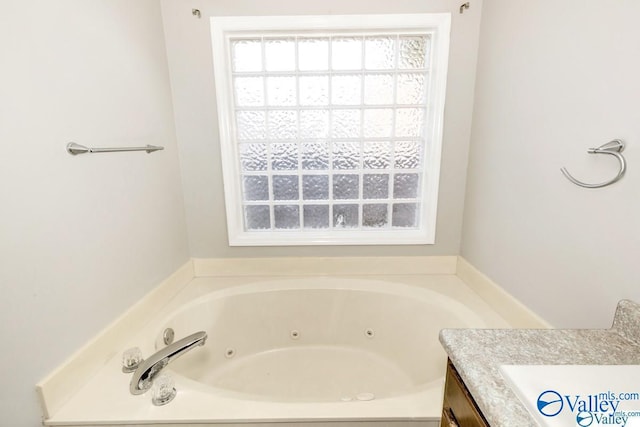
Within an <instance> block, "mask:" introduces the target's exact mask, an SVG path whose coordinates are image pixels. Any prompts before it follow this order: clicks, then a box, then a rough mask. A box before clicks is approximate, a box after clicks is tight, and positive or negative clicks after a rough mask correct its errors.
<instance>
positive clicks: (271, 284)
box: [151, 277, 486, 341]
mask: <svg viewBox="0 0 640 427" xmlns="http://www.w3.org/2000/svg"><path fill="white" fill-rule="evenodd" d="M302 282H304V283H302ZM309 282H310V283H309ZM371 283H373V284H376V285H377V287H376V288H374V289H372V288H371V287H370V284H371ZM367 284H369V285H367ZM305 290H328V291H331V290H337V291H359V292H371V293H378V294H386V295H394V296H401V297H409V298H411V299H413V300H420V301H423V302H426V303H428V304H430V305H434V304H435V303H436V302H440V303H443V304H444V303H446V304H450V306H451V307H452V308H453V311H455V312H456V313H463V316H461V317H463V318H465V319H471V320H472V321H473V322H475V323H474V324H476V325H480V326H478V327H483V326H482V325H486V321H485V320H484V319H482V317H481V316H480V315H479V314H477V313H476V312H474V311H473V310H472V309H471V308H469V307H468V306H467V305H465V304H464V303H463V302H460V301H458V300H456V299H455V298H453V297H452V296H449V295H447V294H445V293H442V292H438V291H436V290H434V289H430V288H428V287H423V286H418V285H414V284H407V283H399V282H395V281H392V280H380V279H369V278H367V279H362V278H344V277H339V278H337V277H310V278H289V277H283V278H279V279H277V280H265V281H256V282H252V283H248V284H243V285H236V286H231V287H226V288H222V289H217V290H214V291H211V292H209V293H207V294H204V295H201V296H199V297H196V298H194V299H193V300H191V301H189V302H186V303H184V304H182V305H180V306H179V307H176V308H174V309H173V310H172V311H171V312H169V313H167V315H166V316H164V319H163V320H161V321H160V322H161V323H163V324H166V323H167V321H168V319H172V318H174V317H175V316H177V315H179V314H182V313H184V312H185V311H188V310H192V309H193V308H195V307H197V306H199V305H201V304H206V303H207V302H209V301H213V300H217V299H222V298H225V297H229V296H237V295H249V294H255V293H268V292H280V291H305ZM194 332H195V331H194ZM160 333H161V332H160ZM151 338H152V339H153V340H154V341H155V340H156V338H157V335H153V336H152V337H151Z"/></svg>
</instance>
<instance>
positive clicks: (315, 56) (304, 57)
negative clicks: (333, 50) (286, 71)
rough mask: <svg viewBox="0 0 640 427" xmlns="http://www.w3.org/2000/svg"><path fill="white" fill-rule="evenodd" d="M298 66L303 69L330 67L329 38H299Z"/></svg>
mask: <svg viewBox="0 0 640 427" xmlns="http://www.w3.org/2000/svg"><path fill="white" fill-rule="evenodd" d="M298 68H299V69H300V70H301V71H325V70H328V69H329V39H328V38H327V39H323V38H317V39H312V38H309V39H299V40H298Z"/></svg>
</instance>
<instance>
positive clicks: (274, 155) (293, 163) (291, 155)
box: [271, 143, 298, 170]
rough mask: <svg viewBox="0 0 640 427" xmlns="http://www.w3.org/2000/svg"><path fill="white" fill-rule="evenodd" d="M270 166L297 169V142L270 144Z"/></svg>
mask: <svg viewBox="0 0 640 427" xmlns="http://www.w3.org/2000/svg"><path fill="white" fill-rule="evenodd" d="M271 168H272V169H273V170H296V169H298V144H295V143H275V144H271Z"/></svg>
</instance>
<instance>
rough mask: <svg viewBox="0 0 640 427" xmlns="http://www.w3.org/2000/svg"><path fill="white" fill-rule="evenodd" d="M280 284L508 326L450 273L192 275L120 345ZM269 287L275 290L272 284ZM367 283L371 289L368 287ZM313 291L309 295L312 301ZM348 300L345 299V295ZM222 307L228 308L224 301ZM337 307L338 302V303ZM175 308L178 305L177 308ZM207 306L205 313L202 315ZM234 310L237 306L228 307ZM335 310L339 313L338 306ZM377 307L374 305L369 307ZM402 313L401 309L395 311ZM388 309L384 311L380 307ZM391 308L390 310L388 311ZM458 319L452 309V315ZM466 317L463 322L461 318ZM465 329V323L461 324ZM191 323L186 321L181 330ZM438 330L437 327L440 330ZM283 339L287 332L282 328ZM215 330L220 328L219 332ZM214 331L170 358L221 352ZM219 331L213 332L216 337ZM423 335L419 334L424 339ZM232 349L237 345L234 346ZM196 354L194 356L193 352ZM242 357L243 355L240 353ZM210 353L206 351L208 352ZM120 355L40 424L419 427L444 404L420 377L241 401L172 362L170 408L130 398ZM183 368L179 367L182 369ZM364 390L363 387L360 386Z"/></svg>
mask: <svg viewBox="0 0 640 427" xmlns="http://www.w3.org/2000/svg"><path fill="white" fill-rule="evenodd" d="M276 285H277V286H279V287H282V286H284V288H285V289H288V288H294V289H308V288H311V289H315V288H318V289H324V287H327V286H328V287H329V288H330V290H331V291H333V290H334V289H333V288H337V289H344V290H347V291H348V290H350V289H356V290H357V291H358V292H366V293H374V292H373V291H374V290H375V291H378V292H379V293H380V294H381V295H380V297H381V298H382V299H384V300H385V301H390V300H391V299H393V298H395V297H396V295H399V296H401V297H402V298H404V297H407V298H409V299H411V298H410V297H411V296H414V297H416V296H417V297H416V298H418V299H419V298H421V297H420V295H422V294H424V295H423V297H425V298H427V299H429V298H434V299H435V301H434V303H435V304H441V305H445V304H448V303H449V302H448V301H449V300H451V302H450V303H452V304H454V307H458V308H457V309H456V311H458V312H460V316H461V318H460V319H461V320H459V321H456V323H459V322H463V324H467V325H469V326H472V324H474V323H475V324H477V323H480V324H482V326H484V327H506V326H507V323H506V322H505V321H504V320H503V319H502V318H501V317H500V316H499V315H497V314H496V313H495V312H494V311H493V310H492V309H491V308H490V306H489V305H488V304H487V303H485V302H484V301H483V300H482V299H481V298H479V297H478V295H476V294H475V293H474V292H473V291H472V290H471V289H469V288H468V287H467V286H466V285H465V284H464V283H463V282H462V281H460V280H459V279H458V278H457V277H456V276H453V275H428V276H426V275H402V276H393V275H389V276H385V277H380V276H350V277H342V278H340V277H286V278H281V279H280V280H278V281H274V280H273V278H255V277H236V278H196V279H194V280H193V281H192V282H191V283H189V284H188V285H187V286H186V287H185V288H184V289H183V290H182V291H181V292H180V293H179V294H178V295H176V297H175V298H173V300H172V301H171V302H170V303H169V304H168V305H167V306H166V307H164V308H162V309H160V310H158V312H157V315H156V316H154V319H153V320H152V321H151V322H150V323H149V324H147V325H146V326H145V327H144V328H142V329H141V330H140V331H139V333H138V334H137V336H135V337H133V338H132V339H130V340H129V341H127V342H126V345H124V346H123V348H122V350H124V349H126V348H127V347H129V346H134V345H137V346H140V348H141V350H142V353H143V355H144V356H147V355H149V354H151V353H152V352H153V351H154V350H155V341H156V340H157V339H158V336H159V334H160V333H161V332H162V329H163V328H164V326H165V322H166V321H167V320H168V319H171V318H172V316H174V315H177V314H179V313H181V312H183V313H184V312H185V307H187V308H186V310H187V311H186V312H188V311H189V309H190V308H193V307H195V306H197V305H198V304H200V300H204V301H205V302H206V301H208V299H209V298H210V296H209V294H210V293H211V291H212V290H213V291H216V292H215V294H218V293H220V294H225V293H226V294H228V295H229V296H234V295H236V296H237V295H240V296H242V295H253V293H254V292H256V291H266V292H267V293H273V292H276V291H278V290H277V288H276V287H275V286H276ZM272 288H273V289H272ZM367 288H369V289H370V290H371V291H366V289H367ZM316 297H317V295H316V296H314V298H312V299H311V300H312V301H315V300H316V299H317V298H316ZM345 300H346V301H349V300H350V298H346V299H345ZM388 305H389V302H388V303H387V306H388ZM225 307H227V308H228V307H229V305H228V304H225ZM338 308H339V307H338ZM177 309H179V310H177ZM207 310H209V309H208V308H207V309H205V310H203V312H207ZM232 311H233V312H234V313H236V310H235V309H234V310H232ZM339 311H340V310H339ZM375 311H377V310H374V312H375ZM405 311H406V308H405V307H402V308H401V309H400V311H399V312H398V313H399V314H403V313H404V312H405ZM385 312H386V311H385ZM390 313H391V312H390ZM456 316H457V314H456ZM469 317H470V319H471V320H470V322H471V323H468V320H466V319H467V318H469ZM176 323H177V328H176V338H179V337H182V335H183V333H182V332H178V328H180V327H182V325H181V323H180V321H177V322H176ZM413 327H415V328H420V325H408V326H407V327H406V328H402V329H403V330H402V331H401V332H402V333H403V334H406V333H407V331H409V332H410V333H411V334H413V335H415V336H419V335H420V334H419V330H417V329H416V330H415V331H413V332H411V328H413ZM465 327H466V326H465ZM189 328H191V325H187V329H189ZM300 328H301V329H300V332H301V336H302V338H301V340H302V339H303V338H304V333H305V329H304V328H305V326H304V325H303V326H301V327H300ZM361 329H362V330H360V329H358V331H359V333H358V335H359V336H361V337H362V339H365V340H366V338H365V337H364V332H365V331H364V328H361ZM374 329H376V328H374ZM438 329H439V328H438ZM285 332H286V334H285V335H287V338H288V330H285ZM220 333H221V332H220ZM220 333H216V334H212V333H211V332H209V340H208V342H207V345H206V346H205V347H204V348H202V349H200V348H199V349H196V350H194V351H193V352H190V353H189V354H185V355H184V356H182V357H181V358H180V360H178V361H176V362H175V363H176V364H177V365H176V369H177V368H178V367H179V365H178V364H180V363H181V362H184V364H185V365H184V366H188V365H189V360H191V361H193V360H196V359H198V357H200V356H203V357H204V353H202V351H203V350H204V349H205V348H206V347H207V346H210V345H214V346H215V344H216V342H218V343H219V344H218V345H219V346H221V347H220V349H219V350H220V351H221V352H223V351H224V350H225V345H226V343H223V341H225V339H224V338H223V337H221V336H220ZM216 335H218V336H216ZM390 335H391V331H383V330H382V329H376V338H375V339H380V342H381V344H384V343H382V340H383V337H384V336H390ZM431 335H433V343H430V344H429V346H431V348H432V349H433V350H432V353H434V354H438V352H439V353H440V354H438V355H437V357H436V359H437V361H436V362H435V363H437V365H436V367H437V370H438V371H439V372H442V373H443V374H444V369H445V365H446V354H445V353H444V351H442V349H441V347H440V346H439V344H438V340H437V329H436V330H434V331H433V333H432V334H431ZM424 339H425V338H424V337H423V338H421V340H424ZM238 351H240V348H239V347H238ZM199 353H200V356H199ZM238 356H241V355H238ZM207 357H208V356H207ZM120 360H121V352H118V354H116V355H115V356H114V357H113V358H112V359H111V360H109V362H108V363H107V364H106V365H105V366H104V367H103V369H101V370H100V372H99V373H98V374H97V375H96V376H94V377H93V378H92V379H91V380H89V381H88V382H87V384H86V385H85V386H84V387H83V388H82V389H81V390H80V391H79V392H78V393H76V394H75V395H74V396H73V397H72V398H71V399H70V400H69V401H68V402H67V403H66V404H65V405H63V407H62V408H60V410H59V411H57V413H55V414H53V415H52V416H51V417H50V418H49V419H48V420H46V421H45V424H46V425H62V426H64V425H118V424H120V425H122V424H124V425H139V424H153V423H161V422H162V423H167V422H168V423H180V422H185V423H193V424H196V423H199V424H203V423H213V422H216V423H225V422H226V423H232V422H233V423H238V422H245V423H252V422H254V423H255V422H259V421H262V422H265V421H266V422H271V423H278V422H282V423H283V424H285V423H292V422H301V421H306V422H311V421H312V422H325V421H329V420H331V421H335V422H343V423H345V422H347V421H351V422H363V421H368V422H383V425H385V424H384V423H387V424H388V423H391V422H395V421H398V422H399V421H401V420H404V421H406V422H411V421H416V420H421V421H422V423H423V424H422V425H423V426H424V427H432V426H433V427H435V426H437V420H438V418H439V413H440V408H441V405H442V386H443V379H442V378H441V377H434V378H433V379H424V380H421V381H425V382H423V383H420V382H418V383H417V384H415V386H414V387H410V388H408V389H407V390H406V391H402V394H401V395H393V396H387V397H384V398H376V399H374V400H371V401H358V400H357V399H353V400H352V401H350V402H342V401H341V399H340V397H339V396H336V399H335V401H315V402H307V401H296V402H293V401H282V400H278V399H271V398H269V397H268V396H262V397H260V396H255V395H254V396H253V397H251V398H250V399H247V398H246V395H243V393H241V392H235V393H234V392H233V391H229V390H224V389H220V388H215V387H214V388H212V387H211V385H208V384H204V383H201V382H199V381H197V380H194V379H193V378H190V377H188V376H185V375H184V373H183V372H180V370H179V369H177V370H172V365H170V366H169V367H168V368H167V369H168V370H169V371H170V373H171V375H172V376H173V377H174V379H175V380H176V388H177V390H178V395H177V396H176V398H175V399H174V400H173V401H172V402H171V403H170V404H168V405H166V406H164V407H156V406H153V405H152V404H151V401H150V396H149V395H148V394H146V395H141V396H133V395H130V394H129V392H128V388H129V380H130V378H131V375H130V374H129V375H125V374H122V373H121V372H120ZM427 363H434V362H427ZM184 366H183V367H184ZM365 391H366V390H365Z"/></svg>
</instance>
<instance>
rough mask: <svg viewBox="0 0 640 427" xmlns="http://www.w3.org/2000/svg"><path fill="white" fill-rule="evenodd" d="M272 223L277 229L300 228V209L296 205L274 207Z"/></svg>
mask: <svg viewBox="0 0 640 427" xmlns="http://www.w3.org/2000/svg"><path fill="white" fill-rule="evenodd" d="M273 220H274V221H273V222H274V225H275V228H278V229H281V230H282V229H295V228H300V207H299V206H296V205H275V206H274V207H273Z"/></svg>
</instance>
